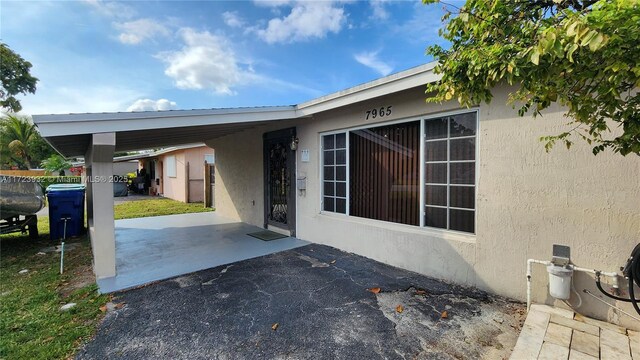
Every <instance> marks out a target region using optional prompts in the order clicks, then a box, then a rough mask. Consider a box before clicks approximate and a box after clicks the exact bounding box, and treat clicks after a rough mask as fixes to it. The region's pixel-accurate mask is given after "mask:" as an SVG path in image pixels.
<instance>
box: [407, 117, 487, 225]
mask: <svg viewBox="0 0 640 360" xmlns="http://www.w3.org/2000/svg"><path fill="white" fill-rule="evenodd" d="M469 113H475V116H476V133H475V135H473V136H458V137H454V138H451V126H450V124H449V121H447V136H446V137H445V138H439V139H431V140H427V139H426V136H425V133H424V128H425V126H424V124H425V123H426V122H427V121H428V120H430V119H438V118H443V117H448V116H455V115H461V114H469ZM478 116H479V112H478V109H465V110H459V111H455V112H448V113H443V114H438V116H429V117H425V118H423V119H422V130H423V131H422V134H421V138H422V142H421V144H422V149H421V150H422V156H423V157H424V150H425V149H424V145H425V143H427V142H435V141H446V142H447V160H443V161H430V162H429V163H430V164H446V165H447V182H446V184H440V183H427V181H426V171H425V170H424V168H425V167H426V164H427V163H426V160H425V159H424V158H423V159H422V177H421V180H422V187H421V189H420V190H421V191H422V193H423V194H421V196H420V197H421V198H422V200H421V202H422V204H421V205H422V211H421V214H422V217H421V220H422V221H421V224H420V226H422V227H425V228H429V229H439V230H446V231H452V232H457V233H463V234H472V235H475V233H476V227H477V225H478V211H477V210H478V150H479V147H478V131H479V127H480V121H479V118H478ZM471 138H473V139H475V143H476V144H475V156H474V160H451V159H450V157H451V140H452V139H453V140H459V139H471ZM471 162H473V163H474V164H473V165H474V179H473V185H470V184H451V177H450V175H451V174H450V170H449V169H450V166H449V165H451V164H460V163H471ZM427 185H434V186H446V188H447V205H446V206H442V205H427V204H426V197H425V195H424V192H425V186H427ZM452 185H453V186H460V187H472V188H474V192H473V195H474V199H473V209H467V208H458V207H455V206H450V200H451V199H450V198H449V197H450V189H451V186H452ZM427 207H432V208H439V209H446V211H447V220H446V222H447V227H446V228H439V227H431V226H426V225H425V224H424V218H425V216H426V215H427V211H426V208H427ZM452 209H453V210H463V211H473V232H467V231H459V230H451V229H449V227H450V217H449V216H450V215H449V214H450V210H452Z"/></svg>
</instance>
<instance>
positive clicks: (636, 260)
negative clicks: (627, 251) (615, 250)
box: [596, 244, 640, 314]
mask: <svg viewBox="0 0 640 360" xmlns="http://www.w3.org/2000/svg"><path fill="white" fill-rule="evenodd" d="M622 274H623V275H624V277H625V278H627V279H629V298H628V299H627V298H622V297H619V296H615V295H611V294H609V293H608V292H606V291H605V290H604V289H603V288H602V285H601V284H600V273H599V272H596V286H597V287H598V290H600V292H601V293H603V294H604V295H606V296H607V297H610V298H612V299H614V300H617V301H623V302H630V303H631V304H632V305H633V308H634V309H635V310H636V312H638V314H640V306H639V305H638V304H639V303H640V299H636V297H635V293H634V284H635V285H636V286H639V287H640V244H637V245H636V247H635V248H634V249H633V251H632V252H631V256H629V259H628V260H627V264H626V265H625V266H624V267H623V268H622Z"/></svg>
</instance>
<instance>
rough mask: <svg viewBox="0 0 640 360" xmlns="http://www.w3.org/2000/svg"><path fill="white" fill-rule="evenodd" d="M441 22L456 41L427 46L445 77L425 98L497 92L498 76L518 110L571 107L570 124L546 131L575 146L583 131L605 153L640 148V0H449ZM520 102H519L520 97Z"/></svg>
mask: <svg viewBox="0 0 640 360" xmlns="http://www.w3.org/2000/svg"><path fill="white" fill-rule="evenodd" d="M423 2H424V3H427V4H431V3H438V2H439V3H441V4H444V6H445V9H446V10H447V12H446V14H445V16H444V18H443V20H445V21H447V23H446V25H445V27H444V28H443V29H442V30H441V31H440V34H441V36H442V37H444V38H445V39H446V40H448V41H449V42H450V43H451V47H450V48H448V49H445V48H443V47H441V46H437V45H434V46H430V47H429V48H428V49H427V53H428V54H430V55H433V56H434V58H435V59H436V60H437V61H438V62H439V63H438V65H437V66H436V68H435V69H434V71H435V72H436V73H439V74H442V79H441V80H440V81H439V82H437V83H433V84H429V85H427V93H428V94H429V95H428V96H429V97H428V99H427V101H429V102H441V101H446V100H451V99H456V100H457V101H458V102H459V103H460V104H462V105H464V106H472V105H477V104H480V103H482V102H487V103H488V102H490V101H491V99H492V93H491V90H492V88H494V87H495V86H497V85H499V84H504V83H506V84H509V85H513V86H515V90H514V91H512V92H511V93H510V95H509V101H510V102H511V103H512V104H518V107H519V109H518V113H519V115H520V116H524V115H525V114H528V113H530V114H532V115H533V116H534V117H535V116H539V115H541V114H542V111H543V110H544V109H546V108H548V107H549V106H551V105H552V104H553V103H558V104H560V105H562V106H565V107H566V108H567V112H566V114H565V115H566V116H567V117H568V118H569V119H570V125H571V126H570V127H569V129H568V130H567V131H566V132H563V133H561V134H554V135H551V136H545V137H543V138H541V140H542V141H544V142H545V143H546V144H545V147H546V148H547V150H549V149H550V148H551V147H552V146H553V145H554V143H555V142H557V141H560V142H563V143H564V144H565V145H566V146H567V148H569V147H570V146H571V145H572V143H573V141H574V140H575V139H576V138H578V139H583V140H584V141H586V142H587V143H588V144H590V145H591V146H592V149H593V153H594V154H598V153H599V152H601V151H603V150H605V149H611V150H613V151H614V152H618V153H620V154H622V155H627V154H631V153H634V154H636V155H640V92H639V91H638V88H639V87H640V2H639V1H638V0H599V1H594V0H510V1H506V0H468V1H467V2H466V3H465V4H464V5H463V6H461V7H456V6H454V5H452V4H448V3H446V2H444V1H438V0H423ZM514 106H515V105H514Z"/></svg>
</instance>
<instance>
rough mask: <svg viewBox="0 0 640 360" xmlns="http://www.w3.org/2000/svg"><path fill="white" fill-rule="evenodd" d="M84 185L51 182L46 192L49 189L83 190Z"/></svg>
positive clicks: (49, 190)
mask: <svg viewBox="0 0 640 360" xmlns="http://www.w3.org/2000/svg"><path fill="white" fill-rule="evenodd" d="M84 189H85V186H84V185H83V184H51V185H49V186H47V192H51V191H54V192H55V191H78V190H82V191H84Z"/></svg>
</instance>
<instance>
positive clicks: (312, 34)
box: [257, 1, 347, 44]
mask: <svg viewBox="0 0 640 360" xmlns="http://www.w3.org/2000/svg"><path fill="white" fill-rule="evenodd" d="M257 3H259V4H263V3H264V4H268V5H267V6H279V5H282V4H287V3H288V2H272V1H268V2H264V1H260V2H257ZM346 18H347V16H346V14H345V13H344V9H342V8H341V7H337V6H336V5H335V3H334V2H332V1H313V2H307V1H297V2H295V3H293V5H292V8H291V12H290V13H289V15H287V16H286V17H283V18H273V19H271V20H269V23H268V24H267V27H266V28H264V29H259V30H257V34H258V36H259V37H260V38H261V39H263V40H264V41H266V42H268V43H270V44H273V43H291V42H296V41H306V40H309V39H312V38H324V37H325V36H326V35H327V34H328V33H329V32H332V33H338V32H340V30H342V25H343V24H344V23H345V21H346Z"/></svg>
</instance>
